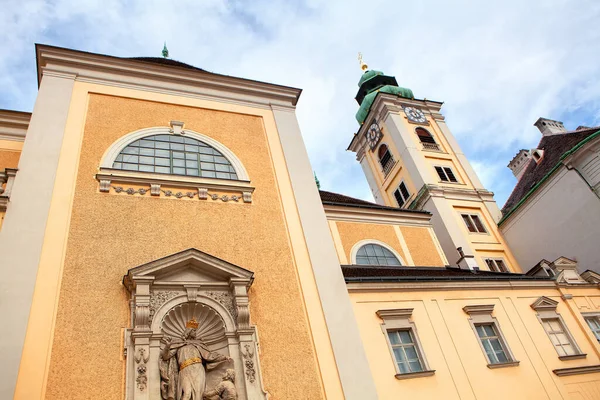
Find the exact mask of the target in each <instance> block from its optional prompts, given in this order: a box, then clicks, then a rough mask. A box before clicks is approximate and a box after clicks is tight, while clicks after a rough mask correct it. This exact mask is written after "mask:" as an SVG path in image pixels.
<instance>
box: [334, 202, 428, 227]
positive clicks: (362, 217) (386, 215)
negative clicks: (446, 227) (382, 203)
mask: <svg viewBox="0 0 600 400" xmlns="http://www.w3.org/2000/svg"><path fill="white" fill-rule="evenodd" d="M323 208H324V209H325V216H326V217H327V219H328V220H331V221H344V222H359V223H370V224H373V223H376V224H389V225H404V226H407V225H409V226H424V227H431V215H429V214H427V213H416V212H411V211H404V212H403V211H400V210H398V211H395V210H384V209H374V208H373V209H371V208H360V207H352V206H336V205H329V204H324V205H323Z"/></svg>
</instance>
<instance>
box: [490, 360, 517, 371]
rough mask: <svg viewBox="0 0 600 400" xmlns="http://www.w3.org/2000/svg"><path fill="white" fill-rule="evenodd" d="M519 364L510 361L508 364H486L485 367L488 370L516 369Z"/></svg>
mask: <svg viewBox="0 0 600 400" xmlns="http://www.w3.org/2000/svg"><path fill="white" fill-rule="evenodd" d="M519 363H520V361H510V362H505V363H497V364H488V365H487V367H488V368H489V369H496V368H506V367H518V366H519Z"/></svg>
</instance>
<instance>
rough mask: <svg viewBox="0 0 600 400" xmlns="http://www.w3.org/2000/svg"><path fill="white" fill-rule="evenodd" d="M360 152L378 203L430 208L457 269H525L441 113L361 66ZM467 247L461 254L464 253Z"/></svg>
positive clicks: (356, 140) (354, 145) (355, 147)
mask: <svg viewBox="0 0 600 400" xmlns="http://www.w3.org/2000/svg"><path fill="white" fill-rule="evenodd" d="M359 59H360V60H361V67H362V69H363V71H364V72H363V75H362V76H361V78H360V80H359V82H358V87H359V90H358V92H357V94H356V98H355V99H356V101H357V102H358V104H359V109H358V111H357V113H356V120H357V121H358V123H359V124H360V128H359V130H358V132H357V133H356V134H354V137H353V138H352V141H351V142H350V145H349V146H348V149H349V150H351V151H353V152H355V153H356V159H357V160H358V162H360V164H361V166H362V168H363V171H364V173H365V176H366V178H367V181H368V183H369V186H370V188H371V191H372V192H373V196H374V198H375V201H376V202H377V203H379V204H382V205H386V206H391V207H400V208H407V209H420V210H426V211H429V212H431V213H432V214H433V216H432V223H433V227H434V231H435V233H436V235H437V238H438V240H439V241H440V244H441V246H442V248H443V250H444V253H445V255H446V258H447V259H448V262H449V263H450V264H456V263H458V264H459V265H460V266H461V267H464V268H470V269H475V268H481V269H485V270H492V271H498V272H509V271H512V272H520V271H521V268H520V266H519V265H518V264H517V262H516V260H515V259H514V257H513V256H512V253H511V252H510V250H509V248H508V247H507V245H506V243H505V242H504V239H503V238H502V236H501V234H500V232H499V230H498V227H497V221H498V220H499V219H500V217H501V213H500V209H499V208H498V205H497V204H496V202H495V200H494V197H493V193H492V192H490V191H488V190H487V189H485V188H484V187H483V185H482V184H481V181H480V180H479V178H478V177H477V174H476V173H475V171H474V170H473V168H472V167H471V164H470V163H469V161H468V160H467V158H466V156H465V155H464V153H463V151H462V150H461V148H460V146H459V145H458V142H457V141H456V139H455V138H454V135H452V133H451V132H450V129H449V128H448V126H447V125H446V122H445V119H444V116H443V115H442V114H441V113H440V109H441V107H442V103H441V102H438V101H432V100H427V99H418V98H415V96H414V94H413V92H412V90H410V89H407V88H403V87H400V86H399V85H398V83H397V81H396V78H395V77H393V76H389V75H386V74H384V73H383V72H381V71H377V70H370V69H368V67H367V65H366V64H364V63H363V62H362V58H361V57H359ZM458 249H460V250H458Z"/></svg>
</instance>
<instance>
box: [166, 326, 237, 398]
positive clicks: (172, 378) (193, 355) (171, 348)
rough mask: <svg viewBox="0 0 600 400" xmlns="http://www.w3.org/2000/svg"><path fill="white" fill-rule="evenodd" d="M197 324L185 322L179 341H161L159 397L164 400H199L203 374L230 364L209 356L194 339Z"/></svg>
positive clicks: (204, 345) (224, 357)
mask: <svg viewBox="0 0 600 400" xmlns="http://www.w3.org/2000/svg"><path fill="white" fill-rule="evenodd" d="M197 329H198V322H196V320H195V319H191V320H190V321H188V322H187V324H186V328H185V331H184V332H183V334H182V337H181V338H180V339H172V338H171V337H169V336H166V337H165V338H163V341H162V343H163V345H164V347H163V348H162V350H161V354H160V358H159V368H160V379H161V383H160V385H161V395H162V398H163V399H164V400H202V399H203V397H204V392H205V389H206V372H207V371H210V370H213V369H215V368H219V367H220V366H222V365H224V364H227V363H229V364H230V363H231V361H232V360H231V358H229V357H227V356H224V355H222V354H219V353H213V352H211V351H210V350H209V349H208V347H207V346H206V344H204V342H203V341H202V340H199V339H198V338H197V337H196V334H197Z"/></svg>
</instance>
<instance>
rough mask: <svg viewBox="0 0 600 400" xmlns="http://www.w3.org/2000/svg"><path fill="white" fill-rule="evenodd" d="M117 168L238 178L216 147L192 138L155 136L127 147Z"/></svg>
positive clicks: (204, 176) (116, 164) (147, 137)
mask: <svg viewBox="0 0 600 400" xmlns="http://www.w3.org/2000/svg"><path fill="white" fill-rule="evenodd" d="M112 167H113V168H115V169H122V170H127V171H139V172H153V173H158V174H172V175H186V176H196V177H202V178H218V179H230V180H237V179H238V176H237V174H236V172H235V169H234V168H233V166H232V165H231V163H230V162H229V160H228V159H227V158H225V156H223V154H222V153H221V152H219V151H218V150H216V149H215V148H213V147H211V146H209V145H208V144H206V143H204V142H201V141H199V140H197V139H194V138H191V137H184V136H180V135H152V136H146V137H143V138H141V139H139V140H136V141H134V142H132V143H130V144H129V145H127V147H125V148H124V149H123V150H121V152H120V153H119V155H118V156H117V158H116V159H115V161H114V163H113V165H112Z"/></svg>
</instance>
